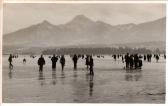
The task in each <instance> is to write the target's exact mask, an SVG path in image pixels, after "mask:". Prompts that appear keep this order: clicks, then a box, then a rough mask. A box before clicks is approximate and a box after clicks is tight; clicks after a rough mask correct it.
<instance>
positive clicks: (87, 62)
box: [85, 55, 89, 70]
mask: <svg viewBox="0 0 168 106" xmlns="http://www.w3.org/2000/svg"><path fill="white" fill-rule="evenodd" d="M85 59H86V63H85V65H86V68H87V70H88V69H89V56H88V55H87V56H86V58H85Z"/></svg>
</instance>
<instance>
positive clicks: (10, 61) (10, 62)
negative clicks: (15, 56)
mask: <svg viewBox="0 0 168 106" xmlns="http://www.w3.org/2000/svg"><path fill="white" fill-rule="evenodd" d="M8 61H9V68H11V69H12V68H13V64H12V54H10V55H9V58H8Z"/></svg>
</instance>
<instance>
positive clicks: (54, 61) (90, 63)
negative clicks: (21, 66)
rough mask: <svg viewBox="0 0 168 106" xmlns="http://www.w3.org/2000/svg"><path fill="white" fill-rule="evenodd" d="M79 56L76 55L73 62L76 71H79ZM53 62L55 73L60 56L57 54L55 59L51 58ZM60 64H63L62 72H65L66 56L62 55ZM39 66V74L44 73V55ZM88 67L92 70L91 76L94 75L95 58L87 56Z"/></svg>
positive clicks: (54, 56) (39, 60)
mask: <svg viewBox="0 0 168 106" xmlns="http://www.w3.org/2000/svg"><path fill="white" fill-rule="evenodd" d="M78 58H79V57H78V56H77V55H76V54H74V55H73V57H72V60H73V63H74V70H76V69H77V62H78ZM51 61H52V70H53V71H54V70H55V69H56V63H57V61H58V56H56V55H55V54H54V55H53V57H51ZM60 64H61V68H62V71H63V70H64V66H65V57H64V55H62V56H61V57H60ZM38 65H39V72H42V71H43V66H44V65H45V59H44V57H43V55H41V57H40V58H39V59H38ZM86 65H87V69H89V70H90V75H94V72H93V65H94V63H93V58H92V56H89V55H87V57H86Z"/></svg>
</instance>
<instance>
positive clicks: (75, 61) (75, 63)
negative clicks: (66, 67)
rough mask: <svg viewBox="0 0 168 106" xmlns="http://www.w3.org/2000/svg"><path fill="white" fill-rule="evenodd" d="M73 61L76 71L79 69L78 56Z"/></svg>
mask: <svg viewBox="0 0 168 106" xmlns="http://www.w3.org/2000/svg"><path fill="white" fill-rule="evenodd" d="M72 60H73V63H74V70H76V69H77V62H78V57H77V55H76V54H75V55H74V56H73V58H72Z"/></svg>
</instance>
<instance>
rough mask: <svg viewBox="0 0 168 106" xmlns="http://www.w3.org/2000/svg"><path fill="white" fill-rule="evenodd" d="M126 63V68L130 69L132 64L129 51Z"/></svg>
mask: <svg viewBox="0 0 168 106" xmlns="http://www.w3.org/2000/svg"><path fill="white" fill-rule="evenodd" d="M125 63H126V69H129V65H130V56H129V53H127V54H126V55H125Z"/></svg>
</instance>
